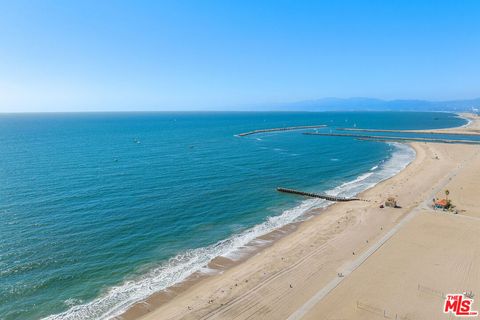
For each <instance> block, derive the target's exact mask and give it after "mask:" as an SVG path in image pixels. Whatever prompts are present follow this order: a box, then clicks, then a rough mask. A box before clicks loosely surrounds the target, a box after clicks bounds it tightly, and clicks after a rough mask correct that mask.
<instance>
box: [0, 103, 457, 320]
mask: <svg viewBox="0 0 480 320" xmlns="http://www.w3.org/2000/svg"><path fill="white" fill-rule="evenodd" d="M465 123H466V121H465V120H464V119H461V118H458V117H457V116H456V115H454V114H448V113H413V112H412V113H408V112H402V113H400V112H324V113H287V112H285V113H91V114H89V113H76V114H75V113H74V114H3V115H0V319H5V320H13V319H22V320H29V319H109V318H111V317H113V316H116V315H119V314H121V313H122V312H123V311H125V310H126V309H127V308H128V307H129V306H131V305H132V304H133V303H135V302H137V301H139V300H142V299H145V298H147V297H148V296H149V295H151V294H152V293H154V292H157V291H160V290H162V289H165V288H167V287H169V286H172V285H173V284H176V283H179V282H181V281H182V280H184V279H186V278H187V277H188V276H190V275H192V274H193V273H195V272H202V271H204V270H205V267H206V265H207V264H208V262H209V261H211V260H212V259H213V258H215V257H217V256H226V257H231V258H234V257H235V256H236V255H237V254H240V253H241V251H242V249H244V248H245V247H246V246H248V245H249V244H251V243H252V241H254V240H255V239H256V238H257V237H259V236H262V235H265V234H267V233H269V232H271V231H274V230H276V229H278V228H281V227H282V226H285V225H287V224H289V223H292V222H297V221H301V220H302V219H305V213H306V212H307V211H308V210H309V209H311V208H318V207H325V206H326V205H328V204H329V203H328V202H326V201H324V200H320V199H316V200H312V199H305V198H302V197H298V196H292V195H286V194H281V193H278V192H277V191H276V188H277V187H279V186H282V187H287V188H295V189H301V190H306V191H313V192H324V193H329V194H332V195H343V196H351V195H354V194H356V193H358V192H361V191H362V190H365V189H367V188H369V187H371V186H373V185H375V184H376V183H378V182H379V181H381V180H384V179H387V178H389V177H391V176H392V175H394V174H395V173H397V172H399V171H400V170H401V169H402V168H404V167H405V166H406V165H408V163H409V162H410V161H412V159H413V158H414V151H413V150H412V149H411V148H410V147H408V146H406V145H403V144H398V143H383V142H376V141H358V140H356V139H354V138H344V137H329V136H307V135H302V132H304V131H315V130H316V131H318V132H331V131H332V130H334V129H335V128H336V127H350V128H352V127H357V128H382V129H430V128H443V127H454V126H460V125H463V124H465ZM321 124H325V125H327V127H325V128H321V129H313V130H312V129H310V130H303V131H285V132H269V133H261V134H256V135H250V136H246V137H238V136H236V135H237V134H239V133H242V132H246V131H250V130H255V129H263V128H276V127H290V126H306V125H321Z"/></svg>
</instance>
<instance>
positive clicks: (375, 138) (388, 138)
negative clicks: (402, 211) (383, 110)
mask: <svg viewBox="0 0 480 320" xmlns="http://www.w3.org/2000/svg"><path fill="white" fill-rule="evenodd" d="M303 134H305V135H312V136H328V137H351V138H357V139H360V140H373V141H387V142H388V141H392V142H393V141H398V142H409V141H411V142H438V143H456V144H480V140H478V141H476V140H452V139H434V138H413V137H412V138H407V137H393V136H370V135H365V134H350V133H319V132H304V133H303Z"/></svg>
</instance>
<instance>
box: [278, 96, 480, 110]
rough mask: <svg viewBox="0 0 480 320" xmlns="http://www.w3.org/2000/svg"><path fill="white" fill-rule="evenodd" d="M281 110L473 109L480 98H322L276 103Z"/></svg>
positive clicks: (479, 105) (478, 105) (479, 106)
mask: <svg viewBox="0 0 480 320" xmlns="http://www.w3.org/2000/svg"><path fill="white" fill-rule="evenodd" d="M273 109H275V110H283V111H340V110H341V111H354V110H362V111H386V110H392V111H393V110H396V111H399V110H400V111H457V112H459V111H474V112H478V110H479V109H480V98H477V99H470V100H449V101H428V100H381V99H373V98H347V99H341V98H324V99H318V100H307V101H299V102H294V103H287V104H281V105H277V106H276V107H273V108H272V110H273Z"/></svg>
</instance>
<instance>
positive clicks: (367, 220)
mask: <svg viewBox="0 0 480 320" xmlns="http://www.w3.org/2000/svg"><path fill="white" fill-rule="evenodd" d="M467 116H468V117H469V118H470V119H471V123H470V125H469V126H467V127H462V128H456V129H443V130H441V131H442V132H448V131H449V130H450V131H452V132H464V133H477V130H478V129H479V128H480V121H479V119H478V117H476V116H471V115H467ZM410 145H411V146H412V147H413V148H414V149H415V151H416V158H415V160H414V161H413V162H412V163H411V164H410V165H409V166H408V167H407V168H406V169H404V170H403V171H402V172H400V173H399V174H398V175H396V176H394V177H392V178H390V179H388V180H386V181H383V182H381V183H379V184H378V185H376V186H375V187H374V188H372V189H369V190H367V191H365V192H363V193H362V194H360V195H359V196H360V197H361V198H362V199H366V200H368V201H354V202H347V203H336V204H334V205H332V206H330V207H328V208H327V209H326V210H323V212H322V213H321V214H319V215H314V216H313V218H311V219H309V220H308V221H306V222H303V223H301V224H299V225H295V226H294V228H295V230H294V231H291V232H290V233H289V234H288V235H286V236H284V237H281V238H280V239H278V240H277V241H274V242H273V243H272V244H271V245H270V246H268V247H266V248H264V249H262V250H260V251H258V252H257V253H255V254H254V255H252V256H250V257H248V258H247V259H246V260H245V261H242V262H241V263H237V264H234V265H232V266H230V267H229V268H221V272H219V273H218V274H216V275H213V276H208V277H201V278H200V279H196V280H195V281H192V283H191V284H189V285H188V290H185V289H181V288H178V290H176V289H175V288H174V289H172V290H169V291H167V292H165V293H161V294H159V295H158V296H157V297H152V299H151V300H149V301H145V302H143V303H139V304H137V305H136V306H134V307H133V308H132V309H131V310H130V311H128V312H127V313H126V314H124V315H123V316H122V317H121V318H122V319H140V320H153V319H155V320H157V319H162V320H163V319H331V320H333V319H337V320H338V319H376V318H379V319H380V318H383V317H384V316H385V315H387V316H388V317H390V318H391V319H392V318H393V319H395V317H397V318H398V319H449V315H446V314H443V312H442V307H443V298H442V295H443V294H444V293H460V292H465V291H472V292H474V293H478V292H480V254H479V251H478V248H476V247H475V246H474V245H472V244H475V243H479V242H480V234H479V233H478V232H476V230H478V228H479V227H480V210H479V208H478V204H477V201H478V194H477V191H478V188H479V184H480V171H479V170H478V168H479V167H480V146H478V145H463V144H439V143H411V144H410ZM445 189H448V190H450V196H449V197H450V199H451V200H452V202H453V204H454V205H455V206H456V208H455V209H456V210H457V211H458V214H453V213H447V212H443V211H439V210H437V211H434V210H432V209H431V203H432V198H434V197H438V198H441V197H443V196H444V190H445ZM389 196H394V197H395V198H396V199H397V201H398V204H399V205H400V206H401V208H395V209H394V208H380V204H382V203H383V202H384V201H385V199H386V198H387V197H389ZM216 263H217V264H220V265H226V264H231V262H230V261H228V260H227V259H224V260H222V259H218V260H217V261H216ZM183 288H185V287H183ZM474 308H475V310H477V309H479V308H478V303H477V302H475V303H474Z"/></svg>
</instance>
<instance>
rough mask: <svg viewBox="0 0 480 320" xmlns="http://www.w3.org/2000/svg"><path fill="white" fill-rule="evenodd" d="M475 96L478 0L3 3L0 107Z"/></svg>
mask: <svg viewBox="0 0 480 320" xmlns="http://www.w3.org/2000/svg"><path fill="white" fill-rule="evenodd" d="M332 96H335V97H352V96H365V97H367V96H368V97H376V98H384V99H395V98H418V99H432V100H443V99H457V98H472V97H477V96H480V1H476V0H462V1H394V0H392V1H390V0H388V1H384V0H382V1H333V0H332V1H293V0H292V1H281V0H274V1H273V0H272V1H260V0H254V1H249V0H239V1H230V0H224V1H209V0H201V1H194V0H192V1H181V0H178V1H174V0H172V1H133V0H132V1H119V0H112V1H100V0H96V1H86V0H78V1H63V0H62V1H47V0H43V1H30V0H27V1H22V0H14V1H2V0H0V111H73V110H185V109H206V108H217V109H218V108H222V107H223V106H225V107H238V106H251V105H255V104H274V103H278V102H292V101H298V100H308V99H316V98H322V97H332Z"/></svg>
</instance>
